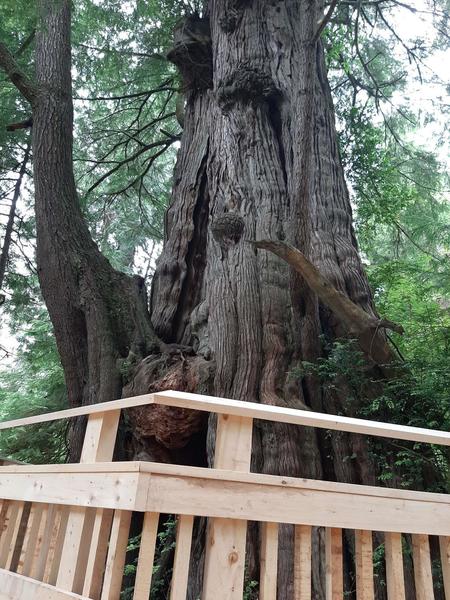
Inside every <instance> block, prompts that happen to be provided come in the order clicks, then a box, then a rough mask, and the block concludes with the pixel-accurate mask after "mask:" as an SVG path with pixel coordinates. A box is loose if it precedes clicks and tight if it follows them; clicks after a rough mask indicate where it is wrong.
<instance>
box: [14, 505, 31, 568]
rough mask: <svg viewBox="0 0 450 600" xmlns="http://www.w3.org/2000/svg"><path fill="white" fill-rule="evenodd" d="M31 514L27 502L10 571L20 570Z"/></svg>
mask: <svg viewBox="0 0 450 600" xmlns="http://www.w3.org/2000/svg"><path fill="white" fill-rule="evenodd" d="M30 512H31V503H30V502H25V505H24V508H23V511H22V517H21V519H20V524H19V530H18V532H17V537H16V544H15V548H14V553H13V556H12V558H11V563H10V566H9V570H10V571H17V569H18V566H19V560H20V557H21V555H22V549H23V544H24V540H25V534H26V531H27V527H28V521H29V517H30Z"/></svg>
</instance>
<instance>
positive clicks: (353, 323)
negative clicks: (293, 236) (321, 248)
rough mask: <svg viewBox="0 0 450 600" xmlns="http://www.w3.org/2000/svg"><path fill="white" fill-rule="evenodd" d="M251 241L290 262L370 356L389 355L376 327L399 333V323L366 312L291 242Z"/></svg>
mask: <svg viewBox="0 0 450 600" xmlns="http://www.w3.org/2000/svg"><path fill="white" fill-rule="evenodd" d="M250 243H252V244H253V245H254V246H256V248H261V249H263V250H269V251H270V252H273V253H274V254H276V255H277V256H279V257H280V258H282V259H283V260H285V261H286V262H287V263H288V264H289V265H291V267H293V268H294V269H295V271H297V272H298V273H300V275H302V277H303V279H304V280H305V282H306V283H307V285H308V286H309V288H310V289H311V290H312V291H313V292H314V293H315V294H317V296H318V298H319V300H320V301H321V302H322V303H323V304H324V305H325V306H327V307H328V308H329V309H330V310H332V311H333V313H334V314H335V315H336V316H337V317H338V319H339V320H340V321H341V322H342V323H343V324H344V325H345V327H346V328H347V329H348V331H349V332H350V333H351V334H352V335H356V337H357V338H358V341H359V343H360V345H361V347H362V348H363V349H364V350H365V351H366V352H367V353H368V354H369V355H370V356H371V357H372V358H375V359H377V358H378V357H383V358H384V359H388V357H389V350H388V346H387V343H386V341H385V339H384V337H383V336H380V335H379V330H380V329H391V330H393V331H396V332H397V333H399V334H402V333H404V330H403V327H402V326H401V325H398V324H397V323H393V322H392V321H388V320H386V319H377V318H376V317H375V316H373V315H370V314H369V313H367V312H366V311H365V310H363V309H362V308H361V307H360V306H358V305H357V304H355V303H354V302H353V301H352V300H350V298H349V297H348V296H346V295H345V294H343V293H342V292H340V291H339V290H337V289H336V288H335V287H334V286H333V285H332V284H331V283H330V282H329V281H328V280H327V279H326V278H325V277H324V276H323V275H322V274H321V273H320V271H319V269H317V267H315V266H314V265H313V264H312V262H311V261H309V260H308V259H307V258H306V256H305V255H304V254H303V253H302V252H300V250H297V249H296V248H294V247H293V246H291V245H290V244H286V243H285V242H279V241H270V240H261V241H251V242H250ZM377 362H378V360H377Z"/></svg>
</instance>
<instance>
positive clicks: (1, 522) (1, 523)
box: [0, 500, 10, 547]
mask: <svg viewBox="0 0 450 600" xmlns="http://www.w3.org/2000/svg"><path fill="white" fill-rule="evenodd" d="M9 504H10V501H9V500H2V505H1V508H0V547H1V543H2V536H3V532H4V529H5V524H6V515H7V513H8V505H9Z"/></svg>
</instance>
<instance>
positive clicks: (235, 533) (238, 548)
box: [158, 414, 253, 600]
mask: <svg viewBox="0 0 450 600" xmlns="http://www.w3.org/2000/svg"><path fill="white" fill-rule="evenodd" d="M252 430H253V421H252V419H247V418H241V417H236V416H229V415H222V414H221V415H219V416H218V418H217V430H216V443H215V450H214V468H215V469H229V470H238V471H249V470H250V458H251V450H252ZM213 501H214V500H213ZM186 506H189V503H187V504H186ZM185 511H186V509H184V510H182V511H180V513H178V514H183V513H184V512H185ZM158 512H161V511H158ZM246 539H247V522H246V521H244V520H238V519H223V518H216V519H209V521H208V527H207V535H206V553H205V570H204V579H203V597H205V598H216V599H217V600H222V599H223V600H242V594H243V587H244V570H245V543H246Z"/></svg>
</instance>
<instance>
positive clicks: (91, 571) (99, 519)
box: [83, 508, 148, 600]
mask: <svg viewBox="0 0 450 600" xmlns="http://www.w3.org/2000/svg"><path fill="white" fill-rule="evenodd" d="M113 512H114V511H112V510H111V509H107V508H105V509H97V512H96V514H95V521H94V526H93V530H92V541H91V546H90V549H89V556H88V560H87V565H86V576H85V579H84V586H83V594H84V595H85V596H89V598H93V599H94V600H97V599H98V598H99V597H100V592H101V587H102V581H103V572H104V570H105V563H106V556H107V552H108V540H109V534H110V533H111V523H112V518H113ZM145 600H148V596H147V598H146V599H145Z"/></svg>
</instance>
